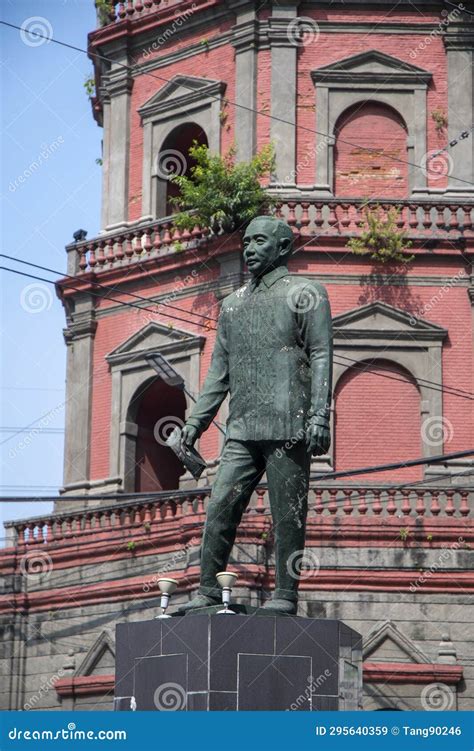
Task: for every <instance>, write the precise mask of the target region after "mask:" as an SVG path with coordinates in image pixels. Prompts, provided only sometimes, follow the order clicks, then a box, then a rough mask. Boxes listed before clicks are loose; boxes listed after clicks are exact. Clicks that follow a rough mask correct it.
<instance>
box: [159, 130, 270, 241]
mask: <svg viewBox="0 0 474 751" xmlns="http://www.w3.org/2000/svg"><path fill="white" fill-rule="evenodd" d="M189 156H190V157H192V159H193V160H194V161H195V165H194V166H193V167H192V168H191V174H190V175H189V176H188V175H170V177H169V179H170V180H172V181H173V182H175V183H176V184H177V185H178V186H179V189H180V195H179V196H177V197H174V198H172V199H171V202H172V203H173V204H174V205H175V206H176V207H177V209H178V210H179V212H180V213H179V214H178V215H177V217H176V219H175V223H176V225H177V227H179V228H180V229H192V228H193V227H194V226H195V225H196V224H198V225H200V226H201V227H207V228H209V229H211V230H212V231H213V232H215V233H217V232H219V231H220V230H221V229H222V230H223V231H224V232H233V231H235V230H240V229H241V228H242V227H243V226H245V225H246V224H247V223H248V222H249V221H251V219H253V218H254V217H255V216H256V215H258V214H262V213H266V212H267V211H268V210H269V209H270V208H271V207H272V206H273V204H274V200H273V199H272V198H271V196H269V195H268V194H267V193H266V191H265V189H264V188H263V187H262V185H261V180H262V178H264V177H266V176H267V175H270V174H271V172H272V169H273V165H274V152H273V148H272V146H265V147H264V148H263V149H262V150H261V151H260V152H259V153H258V154H257V155H256V156H254V157H253V159H252V160H251V161H250V162H238V163H236V161H235V149H234V148H231V149H230V150H229V151H228V152H227V154H226V155H225V156H220V155H212V154H211V153H210V152H209V149H208V147H207V146H205V145H199V144H198V143H197V142H195V143H194V144H193V145H192V146H191V148H190V150H189Z"/></svg>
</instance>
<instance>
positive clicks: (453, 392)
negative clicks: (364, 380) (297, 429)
mask: <svg viewBox="0 0 474 751" xmlns="http://www.w3.org/2000/svg"><path fill="white" fill-rule="evenodd" d="M340 358H342V359H343V360H348V361H349V362H351V363H354V365H353V366H352V367H353V368H354V369H359V370H362V371H364V372H369V373H370V372H372V373H373V375H379V376H380V377H381V378H388V379H389V380H391V381H400V382H401V383H406V378H398V377H397V376H396V375H389V374H388V373H380V372H379V371H371V370H370V366H371V365H372V366H373V364H374V363H369V365H368V366H367V367H365V366H363V364H362V363H361V362H360V360H354V358H353V357H348V356H347V355H341V354H339V353H337V354H335V355H334V360H335V361H336V362H339V365H346V363H344V362H341V359H340ZM381 358H383V351H382V352H380V353H374V358H373V359H374V360H377V359H381ZM417 380H418V382H419V383H420V384H421V385H422V386H425V387H426V388H428V389H431V390H433V391H441V392H442V393H445V394H449V395H450V396H459V397H460V398H462V399H470V400H474V394H472V393H471V392H470V391H464V390H463V389H457V388H455V387H453V386H442V385H441V384H439V383H435V382H434V381H427V380H426V378H418V379H417Z"/></svg>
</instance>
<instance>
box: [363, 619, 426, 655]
mask: <svg viewBox="0 0 474 751" xmlns="http://www.w3.org/2000/svg"><path fill="white" fill-rule="evenodd" d="M364 660H365V661H368V662H403V663H406V662H414V663H420V664H426V663H430V660H429V658H428V657H427V656H426V655H425V654H424V652H422V651H421V649H418V647H416V646H415V644H414V643H413V642H412V641H411V639H409V638H408V637H407V636H405V634H403V633H402V631H400V630H399V629H398V628H397V627H396V626H395V624H394V623H392V622H391V621H385V622H384V623H382V624H381V625H380V626H378V627H377V628H376V629H375V630H374V631H372V632H371V633H370V634H369V636H368V637H367V639H365V640H364Z"/></svg>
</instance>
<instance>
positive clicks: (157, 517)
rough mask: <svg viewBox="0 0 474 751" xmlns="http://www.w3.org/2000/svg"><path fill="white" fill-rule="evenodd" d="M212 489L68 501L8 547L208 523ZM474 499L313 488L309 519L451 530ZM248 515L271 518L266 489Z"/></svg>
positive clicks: (429, 492)
mask: <svg viewBox="0 0 474 751" xmlns="http://www.w3.org/2000/svg"><path fill="white" fill-rule="evenodd" d="M209 495H210V488H199V489H196V490H193V491H166V492H161V493H156V494H155V495H153V496H150V497H149V498H148V499H147V498H143V499H139V500H137V499H136V497H134V498H130V499H126V498H123V499H122V498H120V497H117V498H116V500H115V502H113V503H112V502H108V501H107V502H104V505H101V506H96V507H94V508H86V509H83V510H71V511H70V512H68V510H67V505H68V501H67V500H65V501H64V511H63V512H60V513H54V514H51V515H48V516H42V517H35V518H30V519H25V520H19V521H9V522H6V523H5V528H6V530H7V533H8V539H9V541H8V543H7V547H12V546H24V545H26V546H32V545H39V544H45V543H48V544H49V543H61V544H62V543H65V542H67V541H68V539H74V540H75V541H78V542H80V541H87V538H90V539H93V540H95V539H96V538H97V535H98V534H103V535H108V534H109V533H113V532H118V533H120V532H121V531H127V532H130V531H133V529H137V530H139V529H141V530H142V531H143V530H145V531H158V530H159V528H160V525H164V524H166V522H169V521H173V520H174V521H178V520H182V521H183V523H185V522H186V519H189V518H190V517H191V516H193V517H195V516H196V515H197V516H198V517H199V516H201V517H202V519H204V514H205V511H206V507H207V502H208V499H209ZM473 496H474V494H473V492H472V488H471V490H469V489H465V488H449V487H448V488H447V487H439V488H429V489H427V488H419V487H414V488H410V487H406V488H403V489H402V490H397V489H394V488H391V487H388V488H386V489H385V488H384V487H383V486H381V487H374V486H364V487H359V486H350V487H349V486H347V487H344V486H342V487H341V486H327V487H323V486H319V485H318V487H315V488H312V489H311V490H310V495H309V514H308V516H309V520H312V523H313V524H317V523H318V521H326V522H327V521H328V520H330V519H333V520H334V523H335V524H336V525H337V526H338V528H340V527H341V525H344V523H345V522H346V523H348V524H350V523H352V521H353V520H354V519H356V518H357V519H359V520H363V519H367V518H370V519H372V520H373V521H376V520H380V523H381V524H382V523H385V522H386V521H387V520H389V519H391V518H392V519H394V520H396V524H397V525H401V526H402V527H407V528H410V527H411V526H413V527H416V526H418V525H419V524H420V522H422V521H423V520H426V521H428V520H429V521H430V522H432V521H433V520H435V519H439V520H440V522H441V521H442V522H443V523H444V524H445V525H449V524H450V523H452V520H458V521H461V520H466V519H467V517H468V516H469V514H470V508H469V502H470V499H471V501H472V497H473ZM246 516H247V517H249V516H254V517H263V516H268V517H270V507H269V502H268V492H267V488H266V486H264V485H262V486H260V487H259V488H257V490H256V493H255V494H254V497H253V499H252V503H251V504H250V506H249V507H248V509H247V511H246Z"/></svg>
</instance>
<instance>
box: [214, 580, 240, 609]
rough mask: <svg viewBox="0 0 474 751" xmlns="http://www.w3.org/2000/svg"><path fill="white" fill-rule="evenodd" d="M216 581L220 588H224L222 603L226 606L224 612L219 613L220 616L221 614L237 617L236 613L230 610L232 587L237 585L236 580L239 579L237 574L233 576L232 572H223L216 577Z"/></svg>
mask: <svg viewBox="0 0 474 751" xmlns="http://www.w3.org/2000/svg"><path fill="white" fill-rule="evenodd" d="M216 579H217V583H218V584H219V586H220V587H222V603H223V605H224V609H223V610H218V611H217V612H218V615H219V614H221V613H226V614H228V613H230V614H231V615H235V613H234V611H233V610H230V609H229V603H230V594H231V592H232V587H233V586H234V584H235V580H236V579H237V574H233V573H232V572H231V571H221V572H220V573H219V574H217V575H216Z"/></svg>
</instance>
